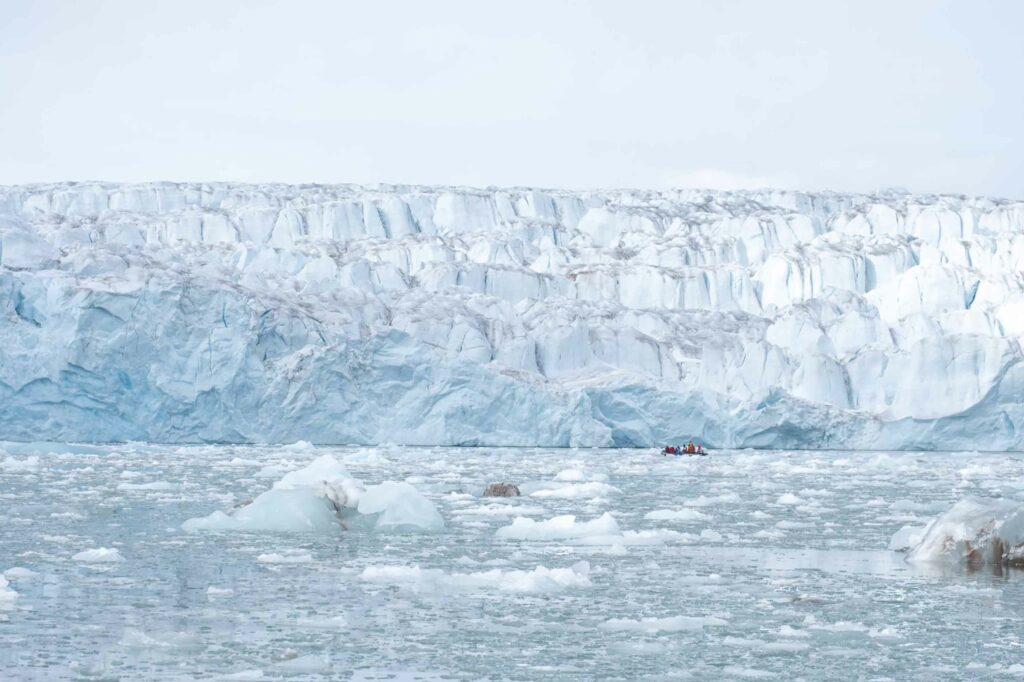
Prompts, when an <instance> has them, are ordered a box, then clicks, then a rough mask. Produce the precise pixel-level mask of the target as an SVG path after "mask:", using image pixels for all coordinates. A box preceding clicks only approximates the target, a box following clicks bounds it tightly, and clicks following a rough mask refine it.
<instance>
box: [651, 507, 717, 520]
mask: <svg viewBox="0 0 1024 682" xmlns="http://www.w3.org/2000/svg"><path fill="white" fill-rule="evenodd" d="M644 518H645V519H647V520H648V521H680V522H684V523H685V522H688V521H707V520H708V519H709V518H711V517H710V516H708V515H707V514H705V513H704V512H701V511H697V510H696V509H655V510H654V511H650V512H647V513H646V514H644Z"/></svg>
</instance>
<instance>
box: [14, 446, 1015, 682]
mask: <svg viewBox="0 0 1024 682" xmlns="http://www.w3.org/2000/svg"><path fill="white" fill-rule="evenodd" d="M3 449H4V450H5V452H2V453H0V502H2V506H0V571H6V572H7V574H8V575H9V578H8V582H9V583H10V589H12V590H13V591H15V592H16V593H17V595H18V596H17V598H16V599H9V598H8V599H6V600H5V599H3V598H0V678H3V679H139V680H154V679H156V680H158V679H192V678H193V677H196V676H206V677H211V676H212V677H216V676H217V675H235V676H236V677H235V678H234V679H264V680H265V679H317V678H320V679H348V678H349V677H350V676H355V678H356V679H372V678H373V677H374V676H384V675H388V674H395V673H398V672H402V671H406V672H408V671H416V672H419V673H421V674H422V675H423V677H424V679H426V678H427V676H428V675H429V676H433V678H432V679H438V678H441V677H448V678H452V677H454V678H459V679H480V678H499V679H548V680H564V679H607V678H619V679H637V678H645V677H649V678H652V679H665V678H671V677H692V678H693V679H722V678H726V679H728V678H744V677H766V676H773V675H774V676H777V677H778V678H780V679H792V678H794V677H800V676H802V677H805V678H808V679H824V678H831V679H860V678H863V679H869V678H880V679H881V678H890V679H920V680H932V679H986V678H992V679H997V678H1001V677H1004V676H1005V675H1007V674H1012V673H1013V671H1014V670H1015V668H1013V666H1015V665H1020V664H1022V663H1024V649H1022V644H1021V627H1020V613H1021V605H1022V604H1024V581H1022V580H1021V577H1022V573H1021V571H1020V570H1018V569H1011V568H1006V567H1000V566H988V567H983V568H980V569H972V568H970V567H967V566H949V565H942V564H908V563H906V562H905V561H904V557H903V555H901V554H898V553H895V552H889V551H887V550H886V549H885V547H886V546H887V543H888V540H889V537H890V536H891V535H892V533H893V532H895V531H896V530H897V529H899V528H900V527H901V526H904V525H908V524H920V523H924V522H925V521H926V520H927V519H928V518H930V517H931V516H934V515H935V514H937V513H939V512H941V511H942V510H944V509H946V508H948V507H949V506H950V505H951V504H952V503H953V502H954V501H955V500H956V499H959V498H961V497H963V496H965V495H968V494H975V495H989V496H993V495H1003V496H1008V497H1018V498H1019V497H1020V496H1021V494H1022V488H1021V487H1020V486H1018V485H1017V484H1016V482H1017V481H1021V480H1024V477H1022V474H1024V463H1022V462H1021V461H1020V460H1019V459H1018V458H1010V457H1005V456H997V455H974V454H963V455H956V454H943V455H934V456H929V455H922V454H921V453H912V454H895V453H890V454H879V453H808V452H801V453H760V452H749V451H745V452H737V453H716V454H715V455H712V456H711V457H708V458H702V459H700V460H680V459H668V458H661V457H659V456H657V455H655V454H653V453H651V452H648V451H605V450H586V451H566V450H562V451H546V450H524V449H515V450H501V449H490V450H487V451H484V450H476V449H461V450H460V449H444V448H438V449H413V448H407V449H402V450H388V449H381V450H367V449H363V450H346V449H337V450H331V452H334V453H335V454H336V455H337V456H338V457H339V459H344V460H346V461H347V462H348V467H349V469H350V470H351V471H352V472H353V473H354V474H355V475H357V476H359V477H361V478H363V479H364V480H366V481H367V482H377V481H381V480H408V481H409V482H410V483H413V484H414V485H415V486H416V487H417V488H419V489H420V490H421V491H423V492H424V493H425V494H427V495H428V496H429V497H430V498H431V499H432V500H433V501H434V502H435V503H436V504H437V506H438V508H439V510H440V511H441V513H442V515H443V516H444V517H445V519H446V521H447V528H446V530H445V531H444V532H443V533H439V534H434V535H420V534H408V533H406V534H383V535H382V534H376V533H374V532H372V531H371V530H370V529H368V528H364V527H362V526H357V527H354V528H352V529H350V530H348V531H344V530H342V529H340V528H339V529H338V530H337V532H333V533H323V534H295V535H288V534H253V533H248V534H247V533H236V534H217V533H198V534H187V533H184V532H182V531H181V530H180V524H181V522H182V521H184V520H185V519H187V518H190V517H194V516H200V515H205V514H207V513H209V512H210V511H212V510H214V509H230V508H231V507H232V506H234V505H235V504H237V503H239V502H241V501H244V500H248V499H252V498H253V497H254V496H255V495H257V494H259V493H260V492H261V491H263V490H265V489H267V488H268V487H269V486H270V485H271V484H272V483H273V481H274V480H276V479H277V478H279V477H280V476H281V475H282V474H283V472H286V471H288V470H290V469H294V468H295V467H298V466H301V465H303V464H305V463H306V462H308V461H309V460H311V459H312V458H313V457H314V456H316V455H317V454H320V452H322V451H317V452H314V451H312V450H307V449H303V448H288V449H283V448H241V447H220V446H218V447H187V448H179V447H170V446H151V445H131V446H110V447H107V446H64V445H54V444H46V445H6V446H4V448H3ZM565 470H571V471H569V472H566V471H565ZM560 473H561V475H559V474H560ZM496 481H512V482H516V483H519V484H520V485H521V487H522V488H523V490H524V491H526V492H528V493H531V492H532V493H536V492H538V491H545V493H544V494H543V495H538V496H529V497H524V498H522V499H514V500H484V499H481V498H480V497H478V495H479V494H480V492H481V491H482V490H483V488H484V486H485V485H486V484H487V483H491V482H496ZM595 482H596V483H601V484H602V485H593V483H595ZM588 483H590V484H591V485H590V487H586V486H587V485H588ZM609 486H610V487H609ZM453 491H463V493H464V494H459V493H453ZM552 491H554V492H552ZM506 505H507V506H510V507H512V508H511V509H510V508H508V507H507V506H506ZM517 510H518V512H519V513H522V514H523V515H524V516H528V517H529V518H533V519H535V520H538V521H541V520H544V519H550V518H552V517H554V516H557V515H562V514H575V515H576V516H577V517H578V520H579V521H581V522H582V521H587V520H590V519H594V518H597V517H599V516H601V515H602V514H603V513H605V512H610V513H611V514H612V515H613V516H614V517H615V519H616V521H617V523H618V525H619V527H620V529H621V530H622V531H623V533H622V534H621V535H617V536H615V537H612V538H600V537H590V538H577V539H575V540H573V539H563V540H557V541H546V542H545V541H537V540H532V541H525V540H499V539H496V538H495V531H496V530H497V529H498V528H500V527H502V526H504V525H508V524H509V523H511V522H512V519H513V518H515V516H516V513H517ZM656 510H664V511H667V512H670V513H665V514H661V515H653V516H652V518H647V515H648V514H649V513H650V512H653V511H656ZM658 518H661V520H652V519H658ZM632 531H647V532H648V534H647V535H642V534H638V535H629V533H630V532H632ZM669 531H671V532H669ZM584 542H585V543H586V544H584ZM100 547H105V548H117V549H118V551H119V554H120V556H121V557H123V561H114V562H110V563H85V562H83V561H75V560H73V559H72V557H73V556H74V555H76V554H77V553H79V552H81V551H83V550H87V549H95V548H100ZM275 554H276V555H280V556H282V557H288V556H292V557H294V556H300V555H305V554H308V555H309V557H310V559H309V561H308V562H305V563H296V564H288V563H274V559H273V555H275ZM261 557H262V559H261ZM267 557H270V560H268V559H267ZM581 561H586V562H588V564H589V573H587V574H586V577H585V578H578V576H577V578H576V579H575V580H576V582H575V583H573V584H572V585H570V586H568V587H566V586H563V585H560V584H556V583H552V582H550V581H549V582H544V581H543V580H540V579H537V578H536V575H538V574H537V573H536V571H537V567H538V566H543V567H546V568H547V569H566V568H569V567H572V566H574V565H577V564H578V562H581ZM416 566H419V567H420V569H436V570H434V571H433V572H430V571H429V570H428V571H427V573H425V574H424V573H422V572H420V573H416V572H415V567H416ZM15 567H18V569H19V570H15V571H11V570H10V569H12V568H15ZM388 567H390V569H391V570H392V573H391V574H387V575H395V576H399V577H397V578H388V579H385V580H376V581H375V580H370V579H368V578H367V576H368V575H371V574H373V573H372V571H373V570H376V569H383V568H388ZM368 569H370V572H366V573H364V571H367V570H368ZM499 571H500V573H496V572H499ZM378 574H380V572H379V571H378V573H377V574H373V575H378ZM530 576H533V577H530ZM513 581H518V582H516V583H515V584H514V585H513ZM513 588H514V589H513ZM1022 672H1024V669H1022Z"/></svg>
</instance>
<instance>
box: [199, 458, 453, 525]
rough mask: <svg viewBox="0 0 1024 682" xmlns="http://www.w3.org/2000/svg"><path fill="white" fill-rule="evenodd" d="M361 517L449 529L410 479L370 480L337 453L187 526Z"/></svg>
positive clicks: (378, 522)
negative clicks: (370, 483) (235, 505)
mask: <svg viewBox="0 0 1024 682" xmlns="http://www.w3.org/2000/svg"><path fill="white" fill-rule="evenodd" d="M361 517H363V518H365V519H366V521H372V523H373V526H374V527H375V528H377V529H378V530H385V529H386V530H417V531H428V532H434V531H440V530H444V519H443V518H442V517H441V514H440V513H439V512H438V511H437V507H435V506H434V503H433V502H431V501H430V500H428V499H427V498H426V497H424V496H423V495H422V494H421V493H420V492H419V491H418V490H416V488H414V487H413V486H411V485H409V484H408V483H397V482H394V481H385V482H384V483H381V484H380V485H373V486H368V487H366V486H364V485H363V483H362V482H361V481H359V480H358V479H355V478H353V477H352V475H351V474H349V472H348V470H347V469H346V468H345V467H344V466H343V465H342V464H341V463H340V462H339V461H338V460H337V459H335V458H334V457H333V456H331V455H321V456H320V457H318V458H316V459H315V460H313V461H312V462H311V463H310V464H309V465H307V466H306V467H304V468H302V469H297V470H295V471H292V472H289V473H287V474H285V475H284V476H283V477H282V478H281V480H279V481H277V482H276V483H275V484H274V485H273V487H272V488H271V489H270V490H267V491H266V492H264V493H261V494H260V495H259V496H257V497H256V499H254V500H253V501H252V502H249V503H248V504H245V505H243V506H241V507H238V508H236V509H234V510H232V511H230V512H223V511H215V512H213V513H212V514H209V515H208V516H203V517H199V518H193V519H189V520H187V521H185V523H183V524H182V528H183V529H184V530H187V531H199V530H236V531H271V532H333V531H336V530H337V529H338V528H339V527H340V528H347V527H349V522H350V521H353V522H354V521H359V522H360V523H362V519H361Z"/></svg>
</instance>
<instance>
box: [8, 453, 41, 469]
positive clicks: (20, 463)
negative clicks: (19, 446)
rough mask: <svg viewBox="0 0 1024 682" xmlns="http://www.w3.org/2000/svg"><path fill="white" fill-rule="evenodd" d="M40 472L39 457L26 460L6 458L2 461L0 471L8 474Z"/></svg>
mask: <svg viewBox="0 0 1024 682" xmlns="http://www.w3.org/2000/svg"><path fill="white" fill-rule="evenodd" d="M38 470H39V455H32V456H31V457H26V458H25V459H18V458H17V457H4V458H3V460H0V471H5V472H8V473H15V472H17V473H31V472H33V471H38Z"/></svg>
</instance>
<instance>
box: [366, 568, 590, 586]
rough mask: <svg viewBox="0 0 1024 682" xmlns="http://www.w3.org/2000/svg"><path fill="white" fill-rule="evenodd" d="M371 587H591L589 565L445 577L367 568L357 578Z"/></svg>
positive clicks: (439, 573)
mask: <svg viewBox="0 0 1024 682" xmlns="http://www.w3.org/2000/svg"><path fill="white" fill-rule="evenodd" d="M360 577H361V578H362V579H363V580H365V581H366V582H370V583H379V584H388V585H401V586H405V587H408V588H410V589H415V590H420V591H435V590H444V589H448V590H487V591H492V590H497V591H499V592H515V593H524V594H525V593H543V592H559V591H561V590H565V589H570V588H579V587H590V584H591V583H590V564H589V563H587V562H586V561H579V562H577V563H575V564H573V565H572V566H570V567H569V568H547V567H545V566H537V568H535V569H534V570H532V571H519V570H501V569H493V570H490V571H482V572H479V573H447V572H445V571H442V570H441V569H436V568H420V567H419V566H368V567H367V568H366V569H364V570H363V572H362V575H361V576H360Z"/></svg>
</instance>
